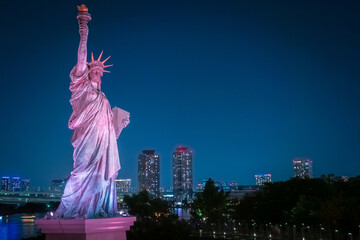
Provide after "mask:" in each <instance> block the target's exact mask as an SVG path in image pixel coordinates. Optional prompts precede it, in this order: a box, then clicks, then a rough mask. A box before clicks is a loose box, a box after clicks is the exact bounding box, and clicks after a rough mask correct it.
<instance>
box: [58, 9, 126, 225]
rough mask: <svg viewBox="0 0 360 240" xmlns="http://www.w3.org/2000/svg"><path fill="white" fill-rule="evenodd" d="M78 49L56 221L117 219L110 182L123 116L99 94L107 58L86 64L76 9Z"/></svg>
mask: <svg viewBox="0 0 360 240" xmlns="http://www.w3.org/2000/svg"><path fill="white" fill-rule="evenodd" d="M78 10H79V13H78V16H77V19H78V23H79V33H80V44H79V50H78V55H77V57H78V59H77V64H76V65H75V66H74V68H73V69H72V71H71V73H70V78H71V82H70V91H71V93H72V95H71V99H70V103H71V106H72V110H73V112H72V114H71V117H70V119H69V123H68V125H69V128H70V129H72V130H73V131H74V132H73V137H72V140H71V142H72V145H73V147H74V154H73V159H74V169H73V171H72V172H71V176H70V178H69V180H68V181H67V184H66V187H65V191H64V194H63V196H62V198H61V203H60V206H59V208H58V209H57V210H56V212H55V217H56V218H65V219H69V218H87V219H93V218H104V217H105V218H108V217H116V216H117V201H116V187H115V179H116V177H117V173H118V171H119V170H120V161H119V153H118V147H117V142H116V141H117V138H118V137H119V135H120V133H121V130H122V129H123V128H125V127H126V126H127V125H128V124H129V122H130V121H129V117H130V115H129V113H128V112H126V111H124V110H122V109H120V108H117V107H115V108H113V109H111V107H110V104H109V102H108V100H107V98H106V96H105V94H104V93H103V92H102V91H101V78H102V76H103V73H104V72H108V71H106V70H104V69H105V68H107V67H110V66H112V65H105V62H106V61H107V60H108V59H109V58H110V57H108V58H106V59H105V60H103V61H102V60H101V56H102V52H101V54H100V56H99V57H98V58H97V59H96V60H94V56H93V54H91V61H90V62H87V39H88V34H89V29H88V22H89V21H90V20H91V16H90V14H89V13H88V9H87V7H86V6H85V5H81V6H79V7H78Z"/></svg>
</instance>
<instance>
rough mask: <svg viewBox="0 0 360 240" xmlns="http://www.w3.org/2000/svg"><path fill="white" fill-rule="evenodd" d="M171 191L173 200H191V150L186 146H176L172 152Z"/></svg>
mask: <svg viewBox="0 0 360 240" xmlns="http://www.w3.org/2000/svg"><path fill="white" fill-rule="evenodd" d="M172 159H173V191H174V200H175V201H176V202H181V201H183V200H185V199H186V200H192V197H193V164H192V161H193V159H192V151H191V150H189V149H188V148H187V147H181V146H180V147H177V148H176V151H175V152H174V153H173V156H172Z"/></svg>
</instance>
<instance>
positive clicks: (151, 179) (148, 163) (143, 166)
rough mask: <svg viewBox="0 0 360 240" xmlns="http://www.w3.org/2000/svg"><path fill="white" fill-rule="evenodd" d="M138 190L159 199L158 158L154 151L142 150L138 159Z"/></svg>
mask: <svg viewBox="0 0 360 240" xmlns="http://www.w3.org/2000/svg"><path fill="white" fill-rule="evenodd" d="M138 180H139V190H140V191H143V190H146V191H148V192H149V193H150V194H151V195H152V196H154V197H160V158H159V155H157V154H155V150H143V151H142V153H141V154H140V155H139V157H138Z"/></svg>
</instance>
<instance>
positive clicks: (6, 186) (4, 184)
mask: <svg viewBox="0 0 360 240" xmlns="http://www.w3.org/2000/svg"><path fill="white" fill-rule="evenodd" d="M1 191H4V192H10V177H2V178H1Z"/></svg>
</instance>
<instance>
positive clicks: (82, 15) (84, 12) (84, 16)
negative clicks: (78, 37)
mask: <svg viewBox="0 0 360 240" xmlns="http://www.w3.org/2000/svg"><path fill="white" fill-rule="evenodd" d="M77 8H78V10H79V13H78V15H77V17H76V18H77V20H78V21H79V24H86V25H87V23H88V22H89V21H90V20H91V16H90V13H89V12H88V11H89V10H88V8H87V7H86V6H85V4H81V5H80V6H77Z"/></svg>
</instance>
